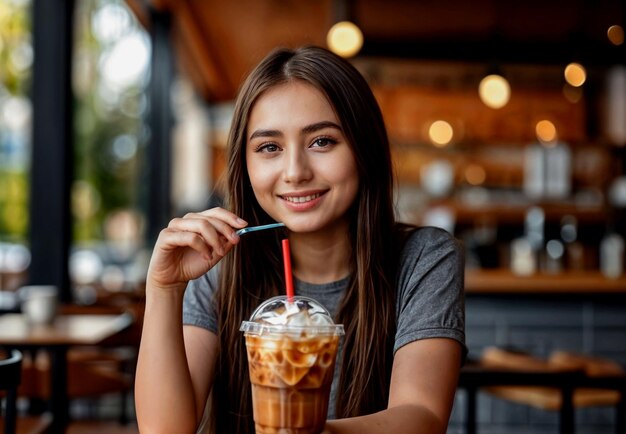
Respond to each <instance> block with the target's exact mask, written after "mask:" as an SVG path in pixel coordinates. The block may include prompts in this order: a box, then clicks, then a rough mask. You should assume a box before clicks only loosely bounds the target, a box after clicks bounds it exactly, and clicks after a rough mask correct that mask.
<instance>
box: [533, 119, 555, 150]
mask: <svg viewBox="0 0 626 434" xmlns="http://www.w3.org/2000/svg"><path fill="white" fill-rule="evenodd" d="M535 133H536V134H537V139H539V141H540V142H541V143H543V144H545V145H550V144H553V143H554V142H555V141H556V137H557V136H556V127H555V126H554V124H553V123H552V122H550V121H549V120H547V119H544V120H541V121H539V122H537V125H535Z"/></svg>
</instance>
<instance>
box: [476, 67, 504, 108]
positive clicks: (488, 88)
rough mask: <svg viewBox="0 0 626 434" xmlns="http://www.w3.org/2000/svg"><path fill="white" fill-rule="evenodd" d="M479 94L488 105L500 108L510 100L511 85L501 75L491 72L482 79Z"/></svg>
mask: <svg viewBox="0 0 626 434" xmlns="http://www.w3.org/2000/svg"><path fill="white" fill-rule="evenodd" d="M478 94H479V95H480V99H481V101H482V102H483V103H484V104H485V105H486V106H487V107H491V108H493V109H499V108H502V107H504V106H505V105H506V104H507V103H508V102H509V99H510V98H511V86H510V85H509V82H508V81H507V80H506V79H505V78H504V77H502V76H501V75H497V74H491V75H488V76H486V77H485V78H483V79H482V80H481V81H480V84H479V85H478Z"/></svg>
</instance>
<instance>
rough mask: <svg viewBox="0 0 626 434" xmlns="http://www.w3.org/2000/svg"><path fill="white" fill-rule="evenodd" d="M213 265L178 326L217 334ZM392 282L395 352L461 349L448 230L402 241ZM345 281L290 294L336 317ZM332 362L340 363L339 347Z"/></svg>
mask: <svg viewBox="0 0 626 434" xmlns="http://www.w3.org/2000/svg"><path fill="white" fill-rule="evenodd" d="M218 268H219V267H214V268H213V269H212V270H210V271H209V272H208V273H207V274H205V275H204V276H202V277H200V278H199V279H196V280H193V281H191V282H189V285H188V286H187V290H186V291H185V298H184V303H183V324H187V325H194V326H198V327H202V328H205V329H207V330H209V331H211V332H213V333H217V319H216V318H217V315H216V311H215V307H214V305H213V302H212V299H213V294H214V293H215V291H216V290H217V285H218V282H219V280H218V270H217V269H218ZM398 273H399V274H398V278H397V283H398V284H397V298H396V318H397V330H396V337H395V343H394V347H393V351H394V354H395V352H396V351H397V350H398V349H399V348H401V347H402V346H404V345H406V344H408V343H410V342H413V341H416V340H419V339H428V338H450V339H454V340H456V341H458V342H459V343H460V344H461V345H462V346H463V349H464V350H465V308H464V297H463V288H464V283H463V276H464V260H463V249H462V246H461V244H460V243H459V242H458V241H457V240H456V239H454V238H453V237H452V236H451V235H450V234H448V233H447V232H445V231H443V230H441V229H437V228H432V227H422V228H418V229H416V230H415V231H414V232H413V233H412V234H411V235H410V237H409V239H408V240H407V243H406V245H405V246H404V249H403V250H402V253H401V255H400V267H399V269H398ZM349 280H350V279H349V278H348V277H346V278H344V279H342V280H339V281H336V282H331V283H325V284H312V283H307V282H302V281H300V280H298V279H296V280H295V292H296V294H298V295H304V296H307V297H311V298H314V299H316V300H317V301H319V302H320V303H322V304H323V305H324V306H325V307H326V308H327V309H328V310H329V312H330V313H331V314H332V315H333V316H335V314H336V313H337V309H338V306H339V304H340V301H341V297H342V296H343V294H344V292H345V291H346V289H347V286H348V283H349ZM339 351H340V354H339V356H338V358H337V360H341V351H342V347H341V346H340V349H339ZM338 383H339V366H336V368H335V373H334V378H333V384H332V386H331V392H330V404H329V406H328V418H329V419H334V418H335V402H336V397H337V385H338Z"/></svg>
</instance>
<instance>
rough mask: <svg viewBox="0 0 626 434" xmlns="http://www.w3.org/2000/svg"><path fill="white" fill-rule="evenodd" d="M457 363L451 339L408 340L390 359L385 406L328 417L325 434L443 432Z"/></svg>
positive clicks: (458, 353) (458, 358)
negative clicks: (370, 411) (371, 411)
mask: <svg viewBox="0 0 626 434" xmlns="http://www.w3.org/2000/svg"><path fill="white" fill-rule="evenodd" d="M460 366H461V345H460V344H459V343H458V342H456V341H454V340H452V339H443V338H440V339H423V340H419V341H415V342H412V343H410V344H407V345H405V346H404V347H402V348H400V349H399V350H398V351H397V352H396V355H395V358H394V362H393V369H392V372H391V386H390V390H389V405H388V407H387V409H386V410H383V411H380V412H378V413H374V414H370V415H367V416H360V417H354V418H348V419H340V420H334V421H328V422H327V424H326V428H325V431H324V434H351V433H355V434H368V433H372V434H374V433H381V432H389V433H394V434H412V433H416V434H418V433H419V434H444V433H445V432H446V428H447V426H448V419H449V418H450V412H451V410H452V404H453V401H454V393H455V391H456V385H457V381H458V375H459V369H460Z"/></svg>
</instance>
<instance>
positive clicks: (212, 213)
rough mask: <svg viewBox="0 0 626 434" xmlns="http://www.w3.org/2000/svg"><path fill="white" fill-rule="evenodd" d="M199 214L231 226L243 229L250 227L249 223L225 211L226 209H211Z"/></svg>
mask: <svg viewBox="0 0 626 434" xmlns="http://www.w3.org/2000/svg"><path fill="white" fill-rule="evenodd" d="M199 214H201V215H203V216H207V217H216V218H219V219H220V220H222V221H224V222H226V223H228V224H229V225H230V226H232V227H235V228H238V229H241V228H243V227H246V226H248V222H247V221H245V220H244V219H242V218H241V217H239V216H238V215H236V214H234V213H232V212H230V211H228V210H225V209H224V208H219V207H218V208H211V209H208V210H205V211H202V212H200V213H199Z"/></svg>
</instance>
